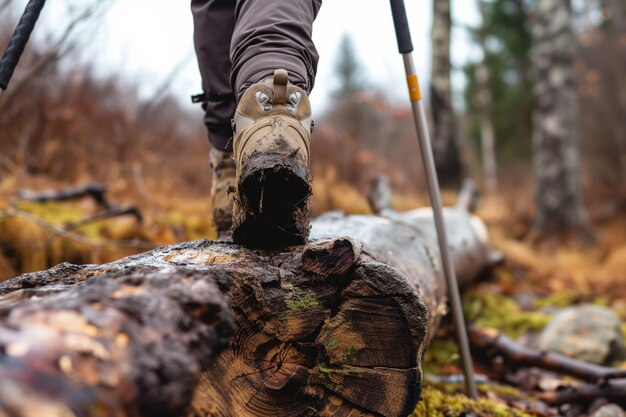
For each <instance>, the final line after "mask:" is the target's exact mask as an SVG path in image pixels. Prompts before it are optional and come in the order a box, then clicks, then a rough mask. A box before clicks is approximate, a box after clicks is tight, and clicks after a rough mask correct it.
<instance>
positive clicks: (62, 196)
mask: <svg viewBox="0 0 626 417" xmlns="http://www.w3.org/2000/svg"><path fill="white" fill-rule="evenodd" d="M106 192H107V189H106V187H105V186H104V185H101V184H86V185H82V186H80V187H71V188H64V189H62V190H49V191H41V192H33V191H28V190H20V191H19V196H20V197H21V198H23V199H24V200H27V201H31V202H34V203H46V202H48V201H67V200H74V199H78V198H83V197H91V198H93V200H94V201H95V202H96V203H98V204H99V205H100V206H101V207H103V208H105V209H111V208H113V207H112V205H111V204H110V203H109V201H108V200H107V198H106Z"/></svg>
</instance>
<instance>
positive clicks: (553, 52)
mask: <svg viewBox="0 0 626 417" xmlns="http://www.w3.org/2000/svg"><path fill="white" fill-rule="evenodd" d="M537 7H538V11H537V14H536V16H537V20H536V22H535V33H534V35H535V50H534V62H535V65H536V71H537V80H536V86H535V96H536V101H537V103H536V110H535V115H534V119H535V120H534V122H535V131H534V138H533V145H534V168H535V181H536V187H535V188H536V189H535V199H536V214H535V232H536V233H538V234H539V235H543V236H554V235H557V234H559V233H567V232H574V233H576V234H580V233H584V234H585V235H586V234H587V232H588V215H587V211H586V208H585V204H584V201H583V195H582V189H581V183H580V172H579V170H580V158H579V149H578V128H577V92H576V80H575V74H574V53H575V49H576V38H575V36H574V32H573V30H572V25H571V21H572V19H571V11H570V8H569V4H568V2H567V0H539V1H538V2H537Z"/></svg>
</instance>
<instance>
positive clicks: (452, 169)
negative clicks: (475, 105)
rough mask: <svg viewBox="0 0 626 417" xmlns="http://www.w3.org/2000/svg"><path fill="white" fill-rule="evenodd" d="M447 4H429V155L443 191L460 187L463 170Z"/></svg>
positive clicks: (435, 0) (439, 0) (442, 0)
mask: <svg viewBox="0 0 626 417" xmlns="http://www.w3.org/2000/svg"><path fill="white" fill-rule="evenodd" d="M451 32H452V17H451V9H450V0H433V27H432V61H431V62H432V70H431V72H432V74H431V96H430V97H431V109H432V115H433V141H432V146H433V155H434V157H435V166H436V168H437V173H438V175H439V181H440V183H441V185H442V186H443V187H452V188H458V187H460V185H461V180H462V176H463V167H462V164H461V157H460V153H459V144H458V138H457V123H456V117H455V115H454V109H453V106H452V83H451V80H450V72H451V70H452V64H451V62H450V38H451Z"/></svg>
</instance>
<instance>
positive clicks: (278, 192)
mask: <svg viewBox="0 0 626 417" xmlns="http://www.w3.org/2000/svg"><path fill="white" fill-rule="evenodd" d="M308 178H309V175H308V169H307V167H306V166H304V164H303V163H302V161H300V160H298V159H297V158H296V155H295V154H293V155H287V156H285V155H278V154H267V153H264V154H259V155H256V156H254V155H253V156H252V157H251V158H250V159H249V160H248V161H247V162H246V166H245V168H244V170H243V172H242V175H241V177H240V182H239V187H238V195H237V196H236V197H237V202H238V203H239V204H238V205H239V207H236V209H235V212H234V215H233V217H234V218H233V222H234V224H233V240H234V241H235V242H237V243H240V244H243V245H246V246H250V247H257V248H268V249H270V248H280V247H285V246H290V245H296V244H302V243H305V242H306V241H307V239H308V237H309V228H310V214H309V205H308V200H309V197H310V196H311V186H310V184H309V179H308ZM235 205H236V206H237V204H235Z"/></svg>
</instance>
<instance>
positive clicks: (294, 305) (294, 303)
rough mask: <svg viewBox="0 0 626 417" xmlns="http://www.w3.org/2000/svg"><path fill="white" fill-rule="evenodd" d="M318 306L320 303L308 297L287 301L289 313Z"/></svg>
mask: <svg viewBox="0 0 626 417" xmlns="http://www.w3.org/2000/svg"><path fill="white" fill-rule="evenodd" d="M319 305H320V303H319V302H318V301H317V300H316V299H315V298H313V297H312V296H310V295H300V296H295V297H292V298H290V299H288V300H287V307H288V308H289V310H291V311H301V310H308V309H310V308H313V307H317V306H319Z"/></svg>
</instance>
